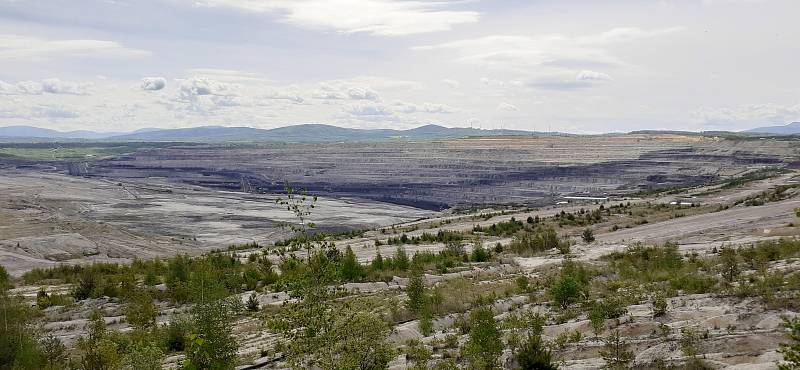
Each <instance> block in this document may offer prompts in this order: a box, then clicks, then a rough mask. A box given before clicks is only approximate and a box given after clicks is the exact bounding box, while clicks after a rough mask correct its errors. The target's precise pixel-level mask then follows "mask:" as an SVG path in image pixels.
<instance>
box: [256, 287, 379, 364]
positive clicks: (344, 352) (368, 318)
mask: <svg viewBox="0 0 800 370" xmlns="http://www.w3.org/2000/svg"><path fill="white" fill-rule="evenodd" d="M329 298H330V292H328V291H327V289H325V288H324V287H310V288H308V289H306V291H304V292H303V299H302V300H301V301H299V302H296V303H293V304H291V306H290V307H287V309H286V310H283V311H281V312H280V313H279V314H278V315H275V316H273V317H272V318H271V320H270V321H269V322H268V324H269V327H270V328H271V329H273V330H275V331H277V332H279V333H281V334H282V335H283V336H284V338H286V340H287V341H288V345H287V348H286V349H285V350H284V351H283V352H284V354H285V356H286V359H287V362H288V363H289V364H290V366H291V367H292V368H294V369H307V368H313V367H320V368H322V369H324V370H339V369H385V368H386V367H387V365H388V363H389V361H391V359H392V358H394V353H393V351H392V349H391V347H390V346H389V344H388V342H387V338H388V335H389V328H388V326H387V325H386V323H385V322H383V321H382V320H380V319H379V318H377V317H376V316H375V315H373V314H370V313H366V312H360V311H356V310H353V309H351V308H350V307H349V306H347V304H346V303H345V304H341V303H339V304H337V305H336V306H334V304H336V303H334V302H331V301H330V300H329Z"/></svg>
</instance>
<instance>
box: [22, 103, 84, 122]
mask: <svg viewBox="0 0 800 370" xmlns="http://www.w3.org/2000/svg"><path fill="white" fill-rule="evenodd" d="M30 116H32V117H36V118H49V119H63V118H77V117H78V116H79V115H78V113H75V112H73V111H71V110H68V109H65V108H64V107H58V106H52V105H39V106H36V107H33V108H32V109H31V111H30Z"/></svg>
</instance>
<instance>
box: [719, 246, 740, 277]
mask: <svg viewBox="0 0 800 370" xmlns="http://www.w3.org/2000/svg"><path fill="white" fill-rule="evenodd" d="M719 256H720V259H721V261H722V277H724V278H725V280H727V281H728V282H733V280H735V279H736V277H737V276H739V258H738V257H737V255H736V250H735V249H733V247H725V248H722V250H721V251H720V253H719Z"/></svg>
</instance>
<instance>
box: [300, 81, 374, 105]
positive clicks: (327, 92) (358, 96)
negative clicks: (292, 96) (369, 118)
mask: <svg viewBox="0 0 800 370" xmlns="http://www.w3.org/2000/svg"><path fill="white" fill-rule="evenodd" d="M311 96H312V97H313V98H314V99H322V100H342V99H351V100H372V101H380V100H381V98H380V95H379V94H378V93H377V92H376V91H375V90H373V89H372V88H370V87H367V86H364V85H362V84H353V83H352V82H349V81H329V82H322V83H320V84H319V88H318V89H316V90H315V91H312V92H311Z"/></svg>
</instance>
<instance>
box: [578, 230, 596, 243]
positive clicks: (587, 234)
mask: <svg viewBox="0 0 800 370" xmlns="http://www.w3.org/2000/svg"><path fill="white" fill-rule="evenodd" d="M581 239H583V241H584V242H585V243H591V242H593V241H594V231H592V229H590V228H586V229H584V230H583V233H582V234H581Z"/></svg>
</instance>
